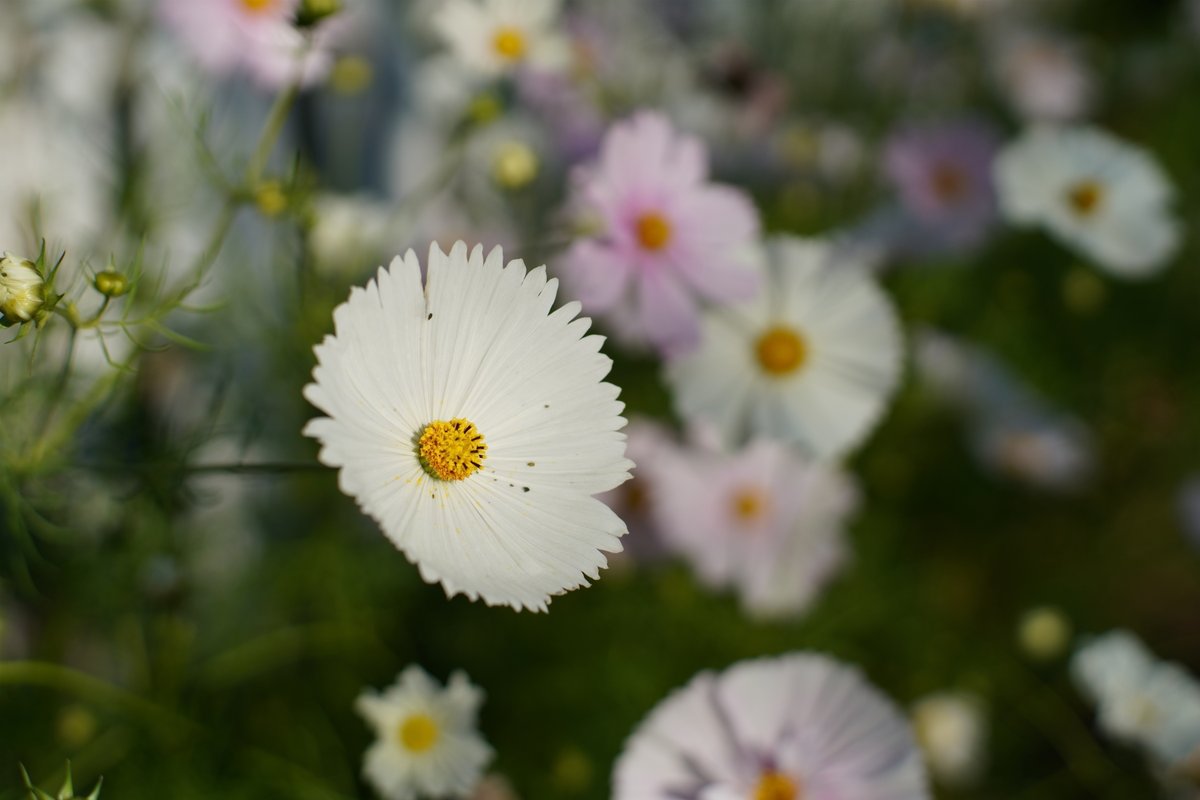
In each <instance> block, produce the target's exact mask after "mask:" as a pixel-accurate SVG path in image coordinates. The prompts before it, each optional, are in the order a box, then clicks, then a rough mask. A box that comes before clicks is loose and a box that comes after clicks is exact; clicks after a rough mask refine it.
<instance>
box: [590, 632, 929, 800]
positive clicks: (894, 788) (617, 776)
mask: <svg viewBox="0 0 1200 800" xmlns="http://www.w3.org/2000/svg"><path fill="white" fill-rule="evenodd" d="M930 796H931V795H930V793H929V789H928V788H927V786H926V780H925V774H924V769H923V768H922V764H921V756H920V752H919V751H918V749H917V746H916V743H915V741H914V738H913V735H912V731H911V730H910V728H909V726H908V724H907V722H906V721H905V719H904V717H903V715H901V714H900V712H899V711H898V710H897V709H896V708H895V706H893V705H892V703H891V702H890V701H889V700H888V699H887V698H886V697H884V696H883V695H882V694H881V693H880V692H879V691H878V690H877V689H875V688H874V687H873V686H871V685H870V684H869V683H867V682H866V680H864V679H863V677H862V675H861V674H860V673H859V671H858V670H857V669H855V668H853V667H848V666H845V665H843V664H840V663H838V662H837V661H834V660H833V659H831V658H828V657H826V656H823V655H819V654H816V653H792V654H788V655H784V656H779V657H775V658H762V659H757V660H753V661H743V662H740V663H738V664H735V665H733V666H732V667H730V668H729V669H727V670H725V671H724V672H722V673H719V674H714V673H712V672H702V673H700V674H699V675H697V676H696V677H695V678H693V679H692V681H691V682H690V683H689V684H688V685H687V686H685V687H683V688H682V689H678V690H676V691H675V692H673V693H672V694H670V695H669V696H668V697H667V698H666V699H665V700H663V701H662V702H661V703H659V705H658V706H657V707H656V708H655V709H654V710H653V711H651V712H650V714H649V715H648V716H647V717H646V718H645V719H644V720H643V721H642V722H641V724H640V725H638V727H637V729H636V730H635V731H634V732H633V734H632V735H631V736H630V737H629V741H628V742H627V743H626V745H625V750H624V752H623V753H622V754H621V756H620V758H619V759H618V760H617V764H616V767H615V769H614V774H613V798H614V800H645V799H646V798H666V797H680V798H684V797H686V798H704V799H705V800H708V798H712V800H740V798H756V800H803V799H804V798H813V800H818V798H833V797H838V798H868V797H870V798H876V797H877V798H883V797H886V798H888V800H925V799H926V798H929V797H930Z"/></svg>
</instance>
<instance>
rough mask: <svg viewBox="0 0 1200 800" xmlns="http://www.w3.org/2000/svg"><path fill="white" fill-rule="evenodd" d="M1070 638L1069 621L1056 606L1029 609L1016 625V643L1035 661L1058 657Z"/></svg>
mask: <svg viewBox="0 0 1200 800" xmlns="http://www.w3.org/2000/svg"><path fill="white" fill-rule="evenodd" d="M1070 639H1071V623H1070V622H1069V621H1068V620H1067V618H1066V617H1065V616H1064V615H1063V613H1062V612H1061V611H1059V610H1058V609H1057V608H1052V607H1050V606H1042V607H1039V608H1034V609H1030V610H1029V611H1027V612H1026V613H1025V616H1023V617H1022V618H1021V622H1020V624H1019V625H1018V627H1017V643H1018V644H1019V645H1020V646H1021V650H1023V651H1024V653H1025V655H1027V656H1029V657H1030V658H1032V659H1034V660H1035V661H1050V660H1052V659H1055V658H1058V657H1059V656H1060V655H1062V654H1063V652H1064V651H1065V650H1066V649H1067V645H1068V644H1070Z"/></svg>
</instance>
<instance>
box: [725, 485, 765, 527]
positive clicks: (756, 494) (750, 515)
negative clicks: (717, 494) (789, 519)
mask: <svg viewBox="0 0 1200 800" xmlns="http://www.w3.org/2000/svg"><path fill="white" fill-rule="evenodd" d="M766 510H767V498H766V496H765V495H764V494H763V493H762V492H761V491H759V490H758V489H755V488H746V489H742V490H740V491H739V492H738V493H737V494H735V495H734V496H733V515H734V516H735V517H737V519H738V521H740V522H754V521H756V520H758V519H760V518H761V517H762V515H763V513H764V512H765V511H766Z"/></svg>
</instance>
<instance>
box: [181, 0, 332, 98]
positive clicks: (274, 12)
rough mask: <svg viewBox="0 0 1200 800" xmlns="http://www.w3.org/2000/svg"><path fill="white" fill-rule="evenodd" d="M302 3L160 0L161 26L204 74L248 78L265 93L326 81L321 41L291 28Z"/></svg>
mask: <svg viewBox="0 0 1200 800" xmlns="http://www.w3.org/2000/svg"><path fill="white" fill-rule="evenodd" d="M298 5H299V0H160V2H159V11H160V13H161V17H162V19H163V21H164V22H165V23H166V24H167V26H168V27H169V28H170V29H171V30H172V32H173V33H174V34H175V35H176V36H177V37H178V38H179V39H180V40H181V41H182V42H183V44H184V45H185V46H186V47H187V48H188V50H189V51H190V52H191V54H192V56H193V57H194V58H195V59H196V60H197V61H198V62H199V63H200V65H201V66H203V67H204V68H205V69H206V70H208V71H209V72H211V73H213V74H214V75H217V76H219V77H226V76H228V75H231V74H233V73H235V72H245V73H247V74H249V75H250V76H251V77H252V78H253V79H254V80H255V82H257V83H258V84H260V85H262V86H264V87H266V88H279V87H281V86H284V85H286V84H288V83H289V82H291V81H292V80H294V79H295V78H297V77H299V79H300V81H301V82H302V83H304V84H312V83H315V82H317V81H320V80H322V79H323V78H324V77H325V75H326V74H327V73H328V72H329V69H330V67H331V66H332V58H331V57H330V55H329V53H328V52H326V50H325V49H324V47H323V43H322V41H321V40H322V39H323V37H321V36H317V37H315V38H314V40H313V41H308V40H306V39H305V37H304V35H303V34H301V33H300V31H299V30H298V29H297V28H296V26H295V25H294V24H293V19H294V17H295V14H296V7H297V6H298Z"/></svg>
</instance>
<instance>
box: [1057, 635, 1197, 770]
mask: <svg viewBox="0 0 1200 800" xmlns="http://www.w3.org/2000/svg"><path fill="white" fill-rule="evenodd" d="M1071 672H1072V674H1073V675H1074V677H1075V681H1076V683H1077V684H1079V686H1080V688H1081V689H1082V690H1083V691H1084V692H1085V693H1086V694H1087V695H1089V696H1090V697H1091V698H1092V699H1093V700H1095V702H1096V706H1097V717H1098V720H1099V723H1100V727H1101V728H1102V729H1103V730H1104V732H1105V733H1107V734H1108V735H1109V736H1112V737H1113V738H1114V739H1117V740H1119V741H1122V742H1126V743H1129V744H1135V745H1138V746H1140V747H1141V748H1143V749H1144V750H1145V751H1146V752H1147V753H1149V754H1150V755H1151V756H1152V757H1153V758H1154V759H1156V760H1157V761H1158V762H1159V763H1161V764H1163V765H1167V766H1176V765H1179V764H1181V763H1183V762H1185V761H1186V760H1187V759H1188V758H1189V757H1190V756H1192V755H1193V754H1194V753H1197V752H1200V684H1197V683H1196V680H1195V679H1194V678H1193V677H1192V676H1191V675H1189V674H1188V673H1187V672H1186V671H1185V670H1184V669H1183V667H1181V666H1180V665H1178V664H1175V663H1172V662H1164V661H1160V660H1158V659H1157V658H1155V657H1154V655H1153V654H1152V653H1151V652H1150V651H1149V650H1147V649H1146V647H1145V645H1143V644H1142V643H1141V641H1140V640H1139V639H1138V638H1137V637H1136V636H1134V635H1133V634H1131V633H1129V632H1128V631H1121V630H1118V631H1110V632H1109V633H1106V634H1104V635H1103V636H1099V637H1097V638H1095V639H1092V640H1091V641H1088V642H1086V643H1085V644H1084V645H1083V646H1082V647H1080V648H1079V649H1078V650H1077V651H1076V652H1075V655H1074V656H1072V658H1071Z"/></svg>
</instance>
